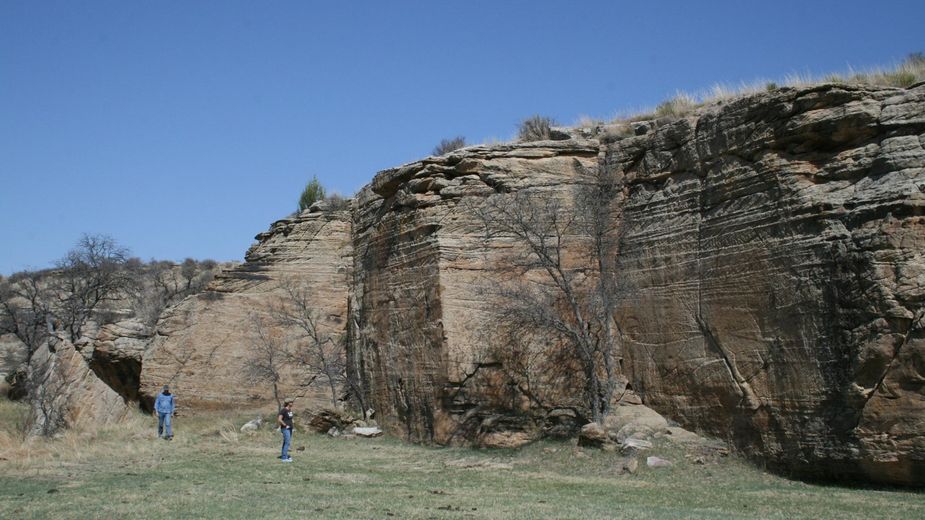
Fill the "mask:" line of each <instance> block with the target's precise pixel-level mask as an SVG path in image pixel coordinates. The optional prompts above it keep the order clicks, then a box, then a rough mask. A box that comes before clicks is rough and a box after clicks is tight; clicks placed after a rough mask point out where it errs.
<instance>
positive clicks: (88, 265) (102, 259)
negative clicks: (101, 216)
mask: <svg viewBox="0 0 925 520" xmlns="http://www.w3.org/2000/svg"><path fill="white" fill-rule="evenodd" d="M128 254H129V253H128V250H127V249H126V248H124V247H122V246H120V245H119V244H117V243H116V241H115V240H113V239H112V237H109V236H106V235H83V236H82V237H81V239H80V240H79V241H78V242H77V246H76V247H75V248H74V249H72V250H70V251H69V252H68V254H67V256H65V257H64V258H63V259H61V260H59V261H58V262H57V267H58V270H57V272H56V273H55V276H54V278H53V281H54V283H53V290H54V292H55V298H56V300H57V301H55V303H54V306H53V312H54V315H55V318H56V319H57V320H58V321H60V323H61V325H62V327H63V328H64V330H65V331H67V333H68V335H69V336H70V340H71V341H77V339H79V338H80V337H81V335H82V329H83V327H84V325H86V323H87V321H89V320H90V318H91V317H92V316H93V312H94V311H95V310H97V309H98V308H99V307H100V305H101V304H103V303H105V302H109V301H113V300H115V299H117V297H118V296H120V295H122V294H123V292H124V291H125V290H127V289H128V288H129V287H131V286H132V285H133V282H134V280H133V278H132V277H131V276H129V275H128V273H127V272H126V270H125V269H123V266H124V264H125V262H126V260H127V259H128Z"/></svg>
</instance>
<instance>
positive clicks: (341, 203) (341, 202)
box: [325, 193, 350, 211]
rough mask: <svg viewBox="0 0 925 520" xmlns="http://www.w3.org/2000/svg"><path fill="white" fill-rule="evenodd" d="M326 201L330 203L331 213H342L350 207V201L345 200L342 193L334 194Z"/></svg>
mask: <svg viewBox="0 0 925 520" xmlns="http://www.w3.org/2000/svg"><path fill="white" fill-rule="evenodd" d="M325 200H327V201H328V209H330V210H331V211H342V210H345V209H347V207H348V206H350V199H348V198H345V197H344V196H343V195H341V194H340V193H332V194H330V195H329V196H328V198H327V199H325Z"/></svg>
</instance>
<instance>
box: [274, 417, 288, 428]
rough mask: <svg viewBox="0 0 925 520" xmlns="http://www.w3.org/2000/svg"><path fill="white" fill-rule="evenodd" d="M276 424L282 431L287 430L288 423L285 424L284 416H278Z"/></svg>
mask: <svg viewBox="0 0 925 520" xmlns="http://www.w3.org/2000/svg"><path fill="white" fill-rule="evenodd" d="M276 424H278V425H279V428H280V429H281V430H285V429H286V423H284V422H283V414H279V415H277V416H276Z"/></svg>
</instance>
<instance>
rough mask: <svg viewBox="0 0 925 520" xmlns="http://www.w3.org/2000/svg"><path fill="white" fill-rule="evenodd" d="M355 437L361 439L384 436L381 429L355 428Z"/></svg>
mask: <svg viewBox="0 0 925 520" xmlns="http://www.w3.org/2000/svg"><path fill="white" fill-rule="evenodd" d="M353 433H354V435H357V436H359V437H379V436H380V435H382V430H380V429H379V428H375V427H374V428H354V429H353Z"/></svg>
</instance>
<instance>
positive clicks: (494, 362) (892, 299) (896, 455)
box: [64, 85, 925, 485]
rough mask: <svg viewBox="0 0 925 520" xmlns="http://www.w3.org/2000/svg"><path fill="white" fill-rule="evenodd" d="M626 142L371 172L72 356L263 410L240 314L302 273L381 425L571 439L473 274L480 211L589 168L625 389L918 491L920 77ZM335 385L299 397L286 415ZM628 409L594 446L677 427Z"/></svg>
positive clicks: (777, 460)
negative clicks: (333, 200)
mask: <svg viewBox="0 0 925 520" xmlns="http://www.w3.org/2000/svg"><path fill="white" fill-rule="evenodd" d="M630 133H632V134H634V135H630V136H627V135H625V132H620V131H618V129H613V128H602V129H597V130H596V131H586V132H580V131H573V132H571V133H562V132H559V133H558V134H557V137H559V138H561V139H559V140H555V141H542V142H535V143H518V144H501V145H492V146H477V147H470V148H466V149H463V150H458V151H455V152H451V153H449V154H447V155H444V156H440V157H429V158H427V159H424V160H421V161H417V162H414V163H410V164H407V165H404V166H401V167H399V168H394V169H390V170H386V171H383V172H381V173H379V174H378V175H377V176H376V177H375V178H374V179H373V181H372V182H371V183H370V185H368V186H367V187H365V188H364V189H362V190H361V191H360V192H359V193H358V195H357V196H356V198H355V199H354V200H353V202H352V206H351V207H350V208H347V209H338V208H330V207H329V208H325V207H322V206H320V205H319V206H316V207H313V208H312V209H310V210H309V211H306V212H303V213H302V214H300V215H296V216H293V217H290V218H287V219H284V220H281V221H279V222H276V223H274V224H273V225H272V227H271V228H270V230H269V231H267V232H266V233H261V234H260V235H258V236H257V240H258V243H257V244H255V246H254V247H252V248H251V250H250V251H248V254H247V262H246V263H245V264H243V265H240V266H237V267H236V268H234V269H231V270H229V271H226V272H224V273H223V274H221V275H219V276H218V277H217V278H216V279H215V280H214V281H213V282H212V284H211V285H210V286H209V289H208V290H207V291H206V292H204V293H201V294H199V295H195V296H191V297H189V298H187V299H185V300H184V301H182V302H181V303H180V304H178V305H175V306H173V307H171V308H169V309H168V310H167V311H166V312H165V313H164V314H163V315H162V316H161V319H160V320H159V321H158V323H157V326H156V330H155V331H153V332H144V331H142V330H141V329H137V328H135V327H134V326H133V325H129V324H124V323H123V324H119V325H118V326H108V327H104V328H103V329H102V330H101V331H100V332H99V334H98V338H97V340H96V342H95V343H94V345H93V346H92V348H90V347H89V346H82V345H78V348H77V349H75V350H74V352H75V355H79V357H83V361H84V362H85V363H86V364H87V366H88V367H90V370H89V372H91V373H92V374H94V376H95V377H96V378H97V379H98V380H99V381H105V382H106V383H107V385H104V386H107V388H110V390H112V389H113V388H115V389H121V390H120V391H119V392H117V394H122V396H120V397H122V398H123V400H125V399H129V400H131V399H135V398H137V399H139V400H141V401H142V402H146V401H148V400H150V399H152V398H153V396H154V395H155V394H156V393H157V391H158V389H159V388H160V387H161V385H163V384H165V383H169V384H171V386H172V387H173V388H174V389H175V390H176V392H177V394H178V398H179V402H180V403H181V406H241V405H247V404H248V403H253V404H262V403H264V402H266V401H267V400H269V399H271V397H272V395H271V387H270V385H268V384H261V383H258V382H253V381H249V380H248V378H246V377H245V376H246V371H247V370H246V368H247V366H248V364H249V363H250V362H251V360H252V358H253V355H254V353H255V351H256V345H257V344H258V342H259V341H260V340H259V338H258V335H257V331H256V330H255V329H256V323H257V322H256V321H255V320H258V321H259V320H260V319H261V317H267V316H268V315H269V314H272V310H273V309H274V308H275V307H277V306H279V305H280V304H281V303H284V302H285V300H286V297H287V291H286V289H287V288H291V287H299V288H303V289H306V290H308V291H309V292H310V294H312V295H313V297H312V305H313V307H315V308H316V309H318V310H320V315H321V316H322V319H321V320H320V323H321V324H322V325H321V329H322V330H323V331H324V332H325V333H326V334H331V335H332V336H333V337H334V338H335V341H340V339H341V338H342V336H344V335H346V338H345V340H346V343H347V358H348V369H349V371H350V376H351V380H352V381H354V382H355V385H354V386H353V387H351V388H350V389H349V392H350V393H351V394H352V396H353V397H354V398H358V399H360V400H361V401H362V402H360V403H358V404H360V405H361V406H362V407H363V409H366V408H373V409H375V411H376V418H377V421H378V422H379V424H380V425H381V426H382V427H383V428H384V429H385V430H386V431H388V432H390V433H392V434H398V435H401V436H403V437H405V438H407V439H410V440H414V441H419V442H436V443H441V444H471V443H474V444H481V445H487V446H505V447H511V446H518V445H522V444H524V443H527V442H530V441H531V440H533V439H536V438H538V437H540V436H544V435H559V436H566V435H572V434H574V433H576V432H577V431H578V429H579V428H581V427H582V426H583V425H584V424H586V423H587V422H588V421H587V419H588V418H587V417H585V416H583V414H584V413H585V411H583V410H582V407H581V405H580V404H581V403H580V402H578V401H580V399H579V398H577V397H576V396H575V395H574V394H575V389H574V388H573V387H572V386H570V385H574V381H569V378H559V379H555V378H549V379H548V380H545V381H543V382H542V383H541V384H542V385H545V386H546V387H548V388H544V389H543V391H544V392H546V393H551V394H553V395H554V394H555V393H556V392H558V396H559V397H561V399H557V401H558V403H557V406H555V407H549V406H545V405H544V404H542V403H538V400H537V399H536V398H535V396H531V395H530V392H531V391H533V390H535V389H532V388H525V387H524V386H523V385H518V384H512V383H511V378H510V377H509V374H506V373H505V367H504V366H502V363H501V361H499V359H497V357H496V356H494V355H493V354H492V353H490V352H487V351H486V348H485V346H486V345H487V344H488V343H490V340H491V339H492V335H493V334H494V332H495V330H494V329H493V327H492V324H496V323H498V320H499V309H498V308H497V307H496V306H495V305H494V304H493V303H492V302H489V301H486V298H485V294H486V292H485V287H492V286H497V285H501V284H504V283H506V282H507V281H509V276H510V269H507V267H510V266H509V265H507V263H508V262H509V261H510V258H511V257H512V253H517V252H518V248H519V247H521V246H520V245H518V243H517V242H516V241H513V240H507V239H503V238H502V239H498V238H497V237H495V239H493V240H485V230H484V228H483V226H482V222H480V221H479V219H478V218H477V206H478V205H479V204H480V202H481V201H485V200H491V199H493V198H496V197H501V196H504V195H505V194H509V193H513V192H518V191H521V190H530V191H531V192H532V193H536V194H539V195H541V196H543V197H546V198H547V199H556V200H559V201H561V202H562V203H563V207H566V208H567V207H568V204H569V203H570V202H569V201H572V200H573V199H574V194H575V191H576V188H577V187H579V186H582V185H584V184H587V183H588V182H589V179H590V178H591V174H592V173H593V172H595V171H599V169H600V168H602V167H607V168H613V169H614V170H615V171H616V172H618V177H619V182H620V184H621V188H622V194H621V198H620V204H621V211H620V212H618V214H619V215H620V217H619V219H617V220H614V222H613V223H612V224H613V227H614V229H616V230H617V232H618V233H617V234H619V236H620V243H619V248H618V251H619V253H618V254H617V255H616V258H615V259H613V261H614V262H615V263H616V266H617V272H618V274H619V278H620V283H619V284H618V294H615V295H614V296H615V297H616V299H617V302H618V305H617V309H616V312H615V315H614V318H615V320H616V322H617V323H619V325H620V327H619V330H620V331H621V332H622V335H620V336H619V337H618V338H617V340H618V344H619V346H620V348H621V352H622V360H621V361H622V370H623V375H624V378H623V379H621V380H620V381H619V384H620V392H619V394H620V396H621V397H622V398H623V399H624V400H623V401H621V403H622V404H627V405H629V404H639V403H640V401H641V402H644V403H645V405H647V406H648V407H651V408H652V409H654V410H655V411H657V412H658V413H659V414H661V415H663V416H665V417H667V418H670V419H671V420H673V421H677V422H679V423H681V424H682V425H683V426H684V427H686V428H687V429H689V430H694V431H698V432H703V433H708V434H711V435H713V436H717V437H721V438H725V439H728V440H729V441H730V443H732V444H734V445H735V446H736V447H737V448H738V449H739V450H740V451H741V452H744V453H745V454H747V455H749V456H751V457H754V458H756V459H759V460H761V461H763V463H765V464H767V465H768V466H769V467H772V468H776V469H778V470H780V471H784V472H787V473H790V474H795V475H800V476H807V477H820V478H859V479H866V480H870V481H875V482H885V483H896V484H907V485H921V484H922V483H923V482H925V371H923V368H922V367H923V366H925V311H923V307H925V305H923V303H925V85H919V86H915V87H912V88H908V89H892V88H872V87H848V86H843V85H821V86H816V87H810V88H800V89H794V88H787V89H779V90H775V91H773V92H767V93H762V94H757V95H753V96H749V97H745V98H740V99H736V100H732V101H729V102H725V103H720V104H717V105H714V106H711V107H706V108H704V109H702V110H701V111H700V112H697V113H694V114H692V115H690V116H688V117H684V118H680V119H674V120H669V119H662V120H657V121H646V122H641V123H636V124H634V125H633V132H630ZM574 243H576V244H579V243H581V237H578V239H577V240H576V241H574ZM579 253H580V252H579V251H571V252H570V254H571V255H573V256H574V255H578V254H579ZM566 261H569V259H566ZM537 281H538V279H535V278H534V279H532V282H534V283H536V282H537ZM149 333H150V334H151V337H150V339H148V338H147V336H146V334H149ZM274 333H275V334H279V335H280V338H282V339H284V340H286V341H291V340H293V339H294V338H295V336H294V334H295V332H293V331H292V330H290V329H286V328H283V329H280V330H278V331H276V332H274ZM64 351H65V352H70V350H68V349H67V348H65V350H64ZM139 356H140V357H139ZM73 357H74V356H73V355H69V356H68V359H71V358H73ZM139 359H140V360H141V361H140V368H139ZM303 375H304V374H299V373H296V372H293V371H289V372H285V373H284V374H283V380H282V382H281V387H280V392H281V393H282V394H286V395H294V394H301V393H303V391H304V388H301V387H300V386H299V383H300V382H303V381H304V378H303V377H302V376H303ZM136 379H137V385H138V388H139V390H138V391H137V392H136V394H132V393H131V389H132V386H133V385H134V384H136ZM347 391H348V389H341V390H340V394H343V393H346V392H347ZM570 395H571V400H570ZM107 399H108V398H101V399H100V402H109V401H108V400H107ZM329 401H330V397H329V394H328V393H327V392H326V391H325V390H324V389H313V390H311V391H309V392H308V393H306V394H305V401H303V402H302V403H300V407H303V408H304V407H317V408H320V407H321V405H324V404H328V403H329ZM614 404H617V403H614ZM628 410H635V411H638V410H642V408H629V407H623V408H618V411H619V412H620V413H624V412H627V411H628ZM633 413H635V412H633ZM624 419H626V417H623V416H622V415H620V414H615V415H614V416H612V417H610V418H609V419H608V420H607V421H605V423H604V424H603V425H602V431H604V432H612V433H613V434H614V435H613V436H611V434H610V433H607V434H606V437H607V439H610V440H607V439H604V440H605V441H606V442H611V441H613V442H622V443H625V442H626V441H627V439H630V440H631V442H636V443H637V444H640V445H642V444H641V443H643V442H644V441H645V439H644V438H642V437H645V436H646V435H648V433H647V432H649V430H658V432H660V434H661V435H665V436H670V435H675V436H676V437H677V438H678V439H682V438H687V437H689V435H688V434H689V432H686V431H685V430H683V429H679V428H678V427H676V426H668V423H667V422H666V421H664V419H661V417H660V416H659V417H658V418H656V417H655V416H652V417H649V419H652V421H653V422H652V423H651V424H649V425H644V424H643V423H645V422H646V421H645V420H642V419H640V420H636V419H639V418H638V417H637V418H635V419H633V420H632V421H628V422H627V421H624ZM646 420H648V419H646ZM621 421H622V422H621ZM624 422H625V424H624ZM630 424H633V425H635V426H632V427H629V425H630ZM640 425H642V426H640ZM591 429H592V428H589V438H590V437H591V433H594V432H591V431H590V430H591ZM665 431H667V432H668V433H665ZM620 432H622V434H621V433H620ZM597 433H598V434H599V433H600V432H597ZM598 437H600V435H598ZM611 437H613V439H611ZM679 442H683V441H680V440H679Z"/></svg>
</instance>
